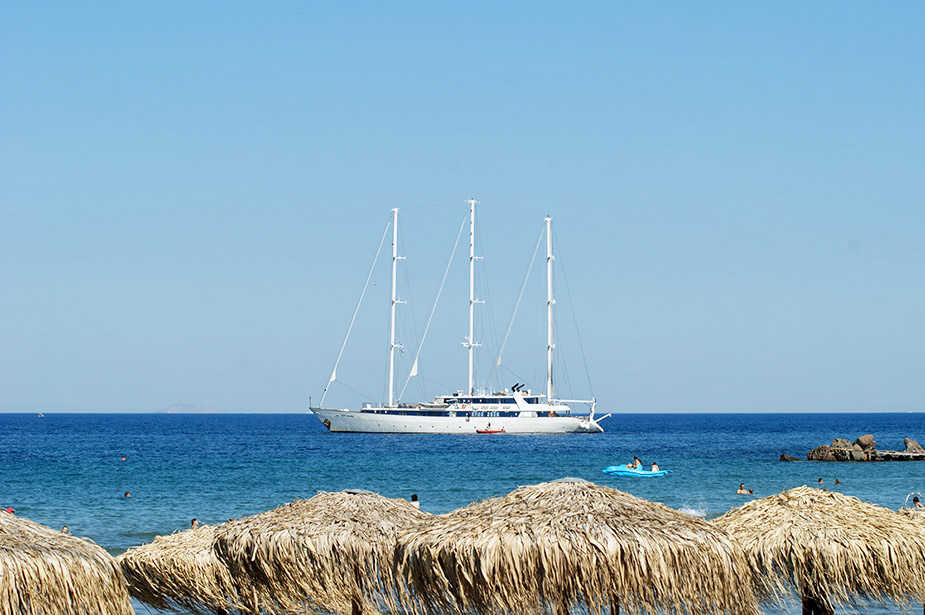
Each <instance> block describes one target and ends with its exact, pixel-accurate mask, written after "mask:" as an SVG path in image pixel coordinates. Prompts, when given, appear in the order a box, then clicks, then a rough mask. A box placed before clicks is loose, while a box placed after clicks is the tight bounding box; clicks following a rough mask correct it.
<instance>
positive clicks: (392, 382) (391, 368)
mask: <svg viewBox="0 0 925 615" xmlns="http://www.w3.org/2000/svg"><path fill="white" fill-rule="evenodd" d="M401 258H402V257H400V256H398V208H397V207H396V208H393V209H392V305H391V307H390V313H389V407H391V406H392V404H394V403H395V350H396V349H398V348H401V344H396V343H395V306H396V305H398V304H399V303H404V301H401V300H399V299H398V298H397V297H396V289H395V286H396V285H395V280H396V277H397V276H396V272H397V270H398V261H399V260H400V259H401Z"/></svg>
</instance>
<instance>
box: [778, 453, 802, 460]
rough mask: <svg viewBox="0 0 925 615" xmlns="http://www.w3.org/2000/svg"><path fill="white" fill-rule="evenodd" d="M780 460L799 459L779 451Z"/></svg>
mask: <svg viewBox="0 0 925 615" xmlns="http://www.w3.org/2000/svg"><path fill="white" fill-rule="evenodd" d="M780 460H781V461H799V459H797V458H796V457H791V456H790V455H788V454H787V453H781V455H780Z"/></svg>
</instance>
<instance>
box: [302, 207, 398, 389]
mask: <svg viewBox="0 0 925 615" xmlns="http://www.w3.org/2000/svg"><path fill="white" fill-rule="evenodd" d="M390 226H392V217H391V215H390V216H389V219H388V222H386V224H385V230H384V231H382V239H380V240H379V247H378V248H377V249H376V256H375V257H374V258H373V264H372V265H371V266H370V268H369V273H368V274H366V283H365V284H363V292H361V293H360V299H359V301H357V306H356V308H355V309H354V310H353V318H351V319H350V326H348V327H347V335H345V336H344V343H343V344H341V345H340V352H338V353H337V360H336V361H334V369H333V370H331V378H330V379H329V380H328V383H327V384H326V385H324V392H323V393H322V394H321V401H320V402H318V407H322V406H323V404H324V398H325V396H326V395H327V394H328V387H330V386H331V383H332V382H334V380H335V376H336V375H337V366H338V365H340V359H341V357H342V356H344V348H345V347H346V346H347V340H348V339H349V338H350V332H351V331H352V330H353V323H354V322H356V319H357V313H358V312H359V311H360V304H361V303H363V297H365V296H366V289H367V288H369V280H370V278H372V277H373V270H374V269H375V268H376V262H378V260H379V253H380V252H382V245H383V244H384V243H385V238H386V236H387V235H388V234H389V227H390Z"/></svg>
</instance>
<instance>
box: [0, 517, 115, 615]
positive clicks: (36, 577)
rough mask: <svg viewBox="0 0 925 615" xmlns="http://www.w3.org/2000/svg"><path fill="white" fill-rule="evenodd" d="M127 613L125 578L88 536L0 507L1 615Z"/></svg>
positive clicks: (107, 614)
mask: <svg viewBox="0 0 925 615" xmlns="http://www.w3.org/2000/svg"><path fill="white" fill-rule="evenodd" d="M23 613H61V614H62V615H82V614H84V613H99V614H100V615H130V614H131V613H133V611H132V605H131V602H130V601H129V596H128V592H127V591H126V590H125V579H123V578H122V573H121V572H120V571H119V568H118V566H116V563H115V561H114V560H113V558H112V557H111V556H110V555H109V554H108V553H106V551H104V550H103V549H102V548H101V547H100V546H99V545H97V544H94V543H93V542H91V541H89V540H85V539H83V538H77V537H75V536H70V535H67V534H62V533H61V532H58V531H56V530H53V529H51V528H50V527H46V526H44V525H40V524H38V523H34V522H32V521H29V520H27V519H23V518H21V517H16V516H14V515H12V514H8V513H5V512H0V615H14V614H15V615H21V614H23Z"/></svg>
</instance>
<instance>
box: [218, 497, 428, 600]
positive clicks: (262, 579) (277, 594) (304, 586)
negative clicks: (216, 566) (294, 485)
mask: <svg viewBox="0 0 925 615" xmlns="http://www.w3.org/2000/svg"><path fill="white" fill-rule="evenodd" d="M431 517H432V515H430V514H429V513H426V512H422V511H420V510H418V509H417V508H415V507H414V506H412V505H411V504H410V503H409V502H407V501H405V500H400V499H390V498H386V497H383V496H380V495H377V494H374V493H370V492H362V491H341V492H338V493H327V492H320V493H318V495H316V496H314V497H312V498H310V499H308V500H298V501H295V502H292V503H290V504H287V505H285V506H281V507H279V508H276V509H274V510H271V511H268V512H265V513H261V514H259V515H254V516H252V517H245V518H243V519H236V520H234V521H231V522H229V523H227V524H225V525H224V526H222V528H221V529H219V530H218V531H216V536H215V548H216V552H217V553H218V554H219V557H220V558H221V559H222V560H224V561H225V562H226V563H227V564H228V566H229V568H230V569H231V572H232V575H234V576H235V577H236V578H237V577H238V576H247V577H249V578H250V579H251V580H252V581H253V583H254V592H255V594H259V602H260V604H261V605H262V606H263V608H264V609H266V610H267V611H270V612H279V613H282V612H292V611H314V612H321V613H357V612H376V611H378V610H379V609H380V607H383V606H385V607H387V608H395V603H394V599H393V590H392V587H393V584H394V582H393V577H392V568H391V563H392V554H393V551H394V547H395V537H396V535H397V534H398V532H399V531H401V530H403V529H406V528H408V527H410V526H412V525H414V524H416V523H419V522H422V521H424V520H426V519H428V518H431Z"/></svg>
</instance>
